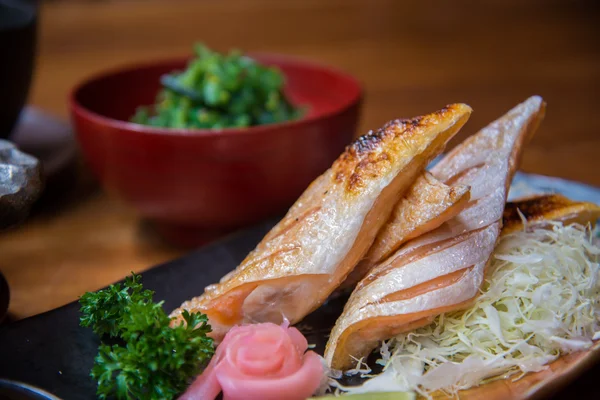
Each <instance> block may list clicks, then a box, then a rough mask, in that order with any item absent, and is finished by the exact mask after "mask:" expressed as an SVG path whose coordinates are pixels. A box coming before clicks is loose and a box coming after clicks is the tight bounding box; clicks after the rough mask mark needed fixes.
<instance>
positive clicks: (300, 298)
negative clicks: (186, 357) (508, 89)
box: [172, 104, 472, 341]
mask: <svg viewBox="0 0 600 400" xmlns="http://www.w3.org/2000/svg"><path fill="white" fill-rule="evenodd" d="M471 111H472V110H471V108H470V107H469V106H467V105H465V104H453V105H449V106H447V107H445V108H443V109H441V110H439V111H437V112H434V113H432V114H428V115H425V116H422V117H416V118H411V119H400V120H394V121H391V122H389V123H388V124H386V125H385V126H384V127H383V128H381V129H379V130H377V131H374V132H370V133H369V134H367V135H364V136H362V137H360V138H359V139H357V140H356V141H355V142H354V143H352V144H351V145H349V146H348V147H347V148H346V150H345V151H344V153H342V155H340V157H339V158H338V159H337V160H336V161H335V162H334V163H333V165H332V167H331V168H330V169H329V170H327V171H326V172H325V173H324V174H323V175H321V176H320V177H318V178H317V179H316V180H315V181H314V182H313V183H312V184H311V185H310V186H309V187H308V189H307V190H306V191H305V192H304V193H303V194H302V196H301V197H300V198H299V199H298V201H297V202H296V203H295V204H294V205H293V206H292V207H291V209H290V210H289V211H288V213H287V214H286V216H285V217H284V218H283V219H282V220H281V221H280V222H279V223H278V224H277V225H276V226H275V227H274V228H273V229H272V230H271V232H269V233H268V234H267V235H266V236H265V238H264V239H263V240H262V241H261V242H260V243H259V244H258V245H257V247H256V248H255V250H253V251H252V252H251V253H250V254H249V255H248V256H247V257H246V259H245V260H244V261H243V262H242V263H241V264H240V265H239V266H238V268H237V269H236V270H235V271H233V272H231V273H230V274H228V275H226V276H225V277H224V278H223V279H222V280H221V282H219V283H217V284H215V285H211V286H209V287H207V288H206V290H205V292H204V294H203V295H201V296H199V297H197V298H194V299H192V300H190V301H187V302H185V303H183V304H182V306H181V307H180V308H179V309H177V310H175V311H174V312H173V313H172V316H174V317H176V320H175V322H174V323H179V321H178V319H179V316H180V314H181V312H182V311H183V310H184V309H187V310H190V311H201V312H203V313H206V314H207V315H208V317H209V320H210V323H211V325H212V326H213V329H214V333H213V337H215V339H216V340H217V341H218V340H219V339H220V338H221V337H222V336H223V335H224V333H225V332H226V331H227V330H228V329H229V328H230V327H231V326H233V325H236V324H241V323H254V322H267V321H269V322H275V323H278V322H281V321H282V320H283V319H284V318H285V319H287V320H289V321H290V322H291V323H295V322H298V321H299V320H301V319H302V318H303V317H304V316H305V315H307V314H308V313H310V312H311V311H313V310H314V309H316V308H317V307H318V306H319V305H320V304H322V303H323V301H325V299H326V298H327V297H328V296H329V295H330V294H331V292H332V291H333V290H335V289H336V288H337V287H338V286H339V284H340V283H341V282H342V281H343V280H344V279H345V278H346V276H347V275H348V274H349V273H350V271H351V270H352V268H353V267H354V266H355V265H356V264H357V263H358V261H359V260H360V259H361V258H362V256H363V255H364V254H365V253H366V251H367V250H368V248H369V247H370V245H371V244H372V242H373V240H374V239H375V235H376V234H377V232H378V231H379V229H380V228H381V226H382V225H383V223H385V221H386V220H387V219H388V217H389V215H390V214H391V211H392V207H393V202H392V201H391V200H392V199H398V198H399V197H400V196H402V194H403V193H404V192H405V191H406V190H407V189H408V188H409V187H410V185H411V184H412V182H413V181H414V180H415V179H416V178H417V177H418V176H419V175H420V174H422V173H423V171H424V169H425V167H426V165H427V164H428V163H429V161H430V160H432V159H433V158H434V157H436V156H437V155H438V154H439V153H440V152H442V151H443V149H444V147H445V145H446V143H447V142H448V141H449V140H450V139H451V138H452V137H453V136H454V135H455V134H456V133H457V132H458V130H459V129H460V128H461V127H462V126H463V125H464V124H465V122H466V121H467V120H468V118H469V116H470V113H471Z"/></svg>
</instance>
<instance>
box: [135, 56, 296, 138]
mask: <svg viewBox="0 0 600 400" xmlns="http://www.w3.org/2000/svg"><path fill="white" fill-rule="evenodd" d="M284 84H285V76H284V75H283V73H282V72H281V71H280V70H279V69H278V68H276V67H271V66H265V65H261V64H259V63H257V62H256V61H255V60H253V59H251V58H249V57H247V56H244V55H243V54H242V53H241V52H239V51H237V50H233V51H231V52H229V53H228V54H221V53H218V52H215V51H212V50H210V49H209V48H208V47H206V46H204V45H202V44H197V45H196V46H195V58H193V59H192V60H191V61H190V62H189V63H188V65H187V68H186V69H185V70H184V71H175V72H172V73H170V74H166V75H163V76H162V77H161V86H162V89H161V90H160V92H159V93H158V95H157V98H156V104H154V105H151V106H142V107H138V108H137V110H136V112H135V114H134V115H133V116H132V117H131V122H135V123H138V124H143V125H149V126H154V127H162V128H178V129H223V128H240V127H249V126H255V125H264V124H272V123H277V122H285V121H290V120H295V119H298V118H300V117H301V116H302V115H303V114H304V110H303V109H302V108H298V107H294V106H293V105H292V104H291V103H290V102H289V101H288V100H287V99H286V97H285V95H284V93H283V87H284Z"/></svg>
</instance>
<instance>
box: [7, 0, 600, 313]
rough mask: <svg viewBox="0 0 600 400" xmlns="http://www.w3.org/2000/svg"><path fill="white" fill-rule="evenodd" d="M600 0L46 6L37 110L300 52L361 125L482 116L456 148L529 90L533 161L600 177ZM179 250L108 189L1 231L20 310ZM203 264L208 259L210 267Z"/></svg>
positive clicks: (262, 0)
mask: <svg viewBox="0 0 600 400" xmlns="http://www.w3.org/2000/svg"><path fill="white" fill-rule="evenodd" d="M599 15H600V12H599V7H598V3H597V2H594V1H568V2H565V1H541V0H535V1H527V2H520V1H517V0H513V1H487V2H478V1H474V0H473V1H454V2H427V1H425V2H418V1H402V2H401V1H395V0H374V1H369V0H328V1H322V0H297V1H294V0H290V1H280V0H253V1H247V0H222V1H218V2H217V1H210V0H198V1H184V0H180V1H177V2H174V1H154V0H145V1H117V0H115V1H54V2H45V3H44V5H43V9H42V16H41V26H40V35H39V37H40V46H39V57H38V65H37V72H36V76H35V80H34V87H33V89H32V93H31V96H30V101H31V103H32V104H34V105H36V106H39V107H41V108H43V109H45V110H48V111H51V112H54V113H56V114H58V115H60V116H62V117H65V118H66V117H67V116H68V112H67V104H66V98H67V95H68V93H69V91H70V90H71V88H72V87H73V86H74V85H75V84H76V83H77V82H79V81H81V80H82V79H84V78H85V77H87V76H90V75H92V74H95V73H97V72H99V71H102V70H104V69H106V68H112V67H115V66H118V65H120V64H123V63H130V62H136V61H140V60H148V59H154V58H160V57H164V56H171V55H181V54H187V53H188V52H189V50H190V46H191V44H192V43H193V42H194V41H197V40H201V41H204V42H206V43H207V44H209V45H210V46H212V47H215V48H217V49H220V50H226V49H228V48H231V47H240V48H242V49H244V50H252V51H269V52H279V53H285V54H292V55H296V56H300V57H305V58H308V59H313V60H318V61H320V62H324V63H328V64H331V65H334V66H336V67H339V68H342V69H344V70H346V71H348V72H350V73H352V74H354V75H356V76H357V77H358V78H359V79H360V80H361V81H362V82H363V83H364V85H365V88H366V99H365V100H366V101H365V106H364V112H363V115H362V117H363V118H362V122H361V131H363V132H364V131H366V130H367V129H370V128H375V127H378V126H380V125H381V124H382V123H384V122H385V121H387V120H389V119H392V118H396V117H403V116H413V115H417V114H421V113H426V112H430V111H431V110H435V109H438V108H439V107H440V106H442V105H445V104H447V103H451V102H457V101H461V102H467V103H469V104H470V105H471V106H472V107H473V108H474V110H475V112H474V114H473V117H472V118H471V121H470V122H469V124H468V127H467V128H466V129H465V130H464V132H463V133H461V134H460V135H459V137H458V138H457V139H456V140H455V141H454V142H453V143H456V142H457V141H458V140H461V139H462V138H464V137H465V135H467V134H468V133H472V132H475V131H476V130H477V129H479V128H481V127H482V126H484V125H485V124H487V123H488V122H489V121H491V120H492V119H495V118H496V117H498V116H500V115H502V114H503V113H504V112H505V111H506V110H508V109H509V108H511V107H512V106H513V105H514V104H516V103H517V102H520V101H522V100H524V99H525V98H526V97H528V96H529V95H532V94H540V95H542V96H543V97H544V98H545V99H546V101H547V102H548V113H547V117H546V121H545V122H544V124H543V125H542V127H541V129H540V131H539V133H538V135H537V137H536V138H535V139H534V140H533V142H532V143H531V144H530V146H529V147H528V149H527V151H526V153H525V155H524V157H523V162H522V169H523V170H525V171H527V172H536V173H541V174H547V175H555V176H560V177H565V178H569V179H576V180H580V181H583V182H587V183H590V184H594V185H600V175H599V174H598V172H597V171H598V170H600V157H599V154H598V152H599V150H600V146H599V145H600V135H599V132H600V118H597V112H598V110H599V109H600V47H599V46H598V45H597V41H598V37H600V35H598V33H599V31H600V28H599V27H600V24H598V23H597V22H598V17H599ZM180 254H183V251H182V250H178V249H174V248H171V247H169V246H168V245H166V244H164V243H162V242H160V241H157V240H156V238H155V237H154V236H153V235H152V231H151V230H149V229H147V228H146V227H145V225H144V224H142V223H141V222H140V221H139V220H138V218H137V217H136V216H135V215H134V214H133V213H132V212H131V210H127V209H126V208H125V207H124V206H122V205H120V204H118V203H116V202H115V201H113V200H111V199H109V198H108V197H107V196H106V195H104V194H103V193H101V192H94V193H93V194H91V195H86V196H81V197H78V198H76V199H75V201H74V202H72V203H70V204H69V205H68V206H63V207H59V208H54V209H52V210H51V211H49V212H48V211H47V212H45V213H42V214H40V215H38V216H35V217H34V218H32V219H31V220H30V221H29V222H28V223H27V224H25V225H24V226H22V227H21V228H19V229H17V230H14V231H10V232H6V233H2V234H0V269H1V270H2V272H3V273H4V274H5V275H6V277H7V279H8V281H9V284H10V286H11V290H12V302H11V308H10V312H11V313H12V315H13V317H14V318H23V317H27V316H30V315H33V314H36V313H39V312H43V311H45V310H48V309H51V308H54V307H57V306H60V305H62V304H65V303H67V302H70V301H72V300H74V299H76V298H77V296H79V295H80V294H82V293H83V292H84V291H86V290H93V289H97V288H99V287H102V286H104V285H106V284H108V283H110V282H112V281H114V280H117V279H119V278H122V277H123V276H124V275H126V274H127V273H128V272H129V271H132V270H134V271H140V270H143V269H146V268H148V267H150V266H152V265H154V264H156V263H158V262H161V261H164V260H167V259H170V258H173V257H175V256H177V255H180ZM201 267H208V266H201Z"/></svg>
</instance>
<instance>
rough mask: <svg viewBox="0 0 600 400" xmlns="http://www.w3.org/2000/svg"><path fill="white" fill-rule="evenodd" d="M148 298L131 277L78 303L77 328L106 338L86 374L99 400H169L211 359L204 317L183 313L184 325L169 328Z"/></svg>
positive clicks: (158, 305)
mask: <svg viewBox="0 0 600 400" xmlns="http://www.w3.org/2000/svg"><path fill="white" fill-rule="evenodd" d="M153 294H154V292H152V291H151V290H144V289H143V287H142V284H141V277H140V276H139V275H135V274H133V275H132V276H131V277H128V278H127V279H126V280H125V284H123V285H122V284H114V285H111V286H109V287H108V288H107V289H103V290H100V291H98V292H95V293H91V292H88V293H86V294H84V295H83V296H82V297H81V299H80V300H79V302H80V304H81V308H80V311H81V314H82V315H81V318H80V324H81V326H84V327H89V328H92V330H93V331H94V332H95V333H96V334H98V335H99V336H100V337H101V339H107V338H112V340H111V344H107V343H102V344H101V345H100V347H99V349H98V355H97V356H96V358H95V363H94V367H93V368H92V371H91V376H92V378H94V380H96V381H97V382H98V390H97V394H98V397H99V398H100V399H106V398H109V397H111V396H115V397H117V398H118V399H139V400H144V399H148V400H154V399H173V398H175V397H176V396H177V395H178V394H180V393H181V392H183V391H184V390H185V389H186V387H187V385H188V384H189V382H190V379H191V378H193V377H194V376H195V375H197V374H198V373H199V372H200V370H201V367H202V365H203V364H205V363H206V362H207V361H208V360H209V359H210V358H211V357H212V355H213V354H214V348H213V341H212V339H211V338H210V337H208V336H206V334H207V333H209V332H211V328H210V325H209V324H208V318H207V317H206V315H204V314H201V313H192V314H190V313H188V312H187V311H184V312H183V314H182V316H183V319H184V320H185V324H184V323H182V324H180V325H179V326H175V327H173V328H171V327H169V324H170V322H171V319H170V318H169V317H168V316H167V314H166V313H165V311H164V310H163V308H162V304H163V302H159V303H154V302H153V300H152V296H153Z"/></svg>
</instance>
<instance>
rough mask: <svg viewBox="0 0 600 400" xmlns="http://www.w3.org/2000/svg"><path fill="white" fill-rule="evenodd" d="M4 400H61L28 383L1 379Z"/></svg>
mask: <svg viewBox="0 0 600 400" xmlns="http://www.w3.org/2000/svg"><path fill="white" fill-rule="evenodd" d="M0 399H2V400H5V399H6V400H60V399H59V398H58V397H56V396H53V395H51V394H50V393H48V392H46V391H45V390H42V389H40V388H37V387H35V386H31V385H28V384H26V383H22V382H17V381H10V380H6V379H0Z"/></svg>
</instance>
